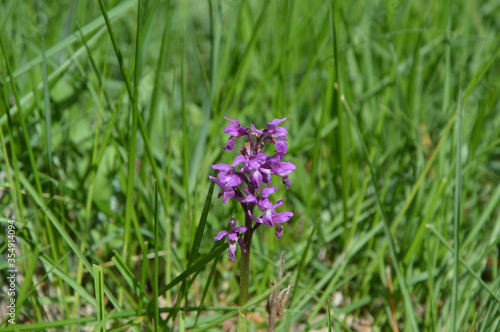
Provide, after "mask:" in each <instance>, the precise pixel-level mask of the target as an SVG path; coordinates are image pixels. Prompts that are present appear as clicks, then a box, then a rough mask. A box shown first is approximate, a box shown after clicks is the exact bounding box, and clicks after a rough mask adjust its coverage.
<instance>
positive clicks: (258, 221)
mask: <svg viewBox="0 0 500 332" xmlns="http://www.w3.org/2000/svg"><path fill="white" fill-rule="evenodd" d="M248 216H249V217H250V218H251V219H252V220H253V221H255V222H256V223H259V224H262V219H260V218H258V217H255V216H254V215H253V214H252V212H250V211H248Z"/></svg>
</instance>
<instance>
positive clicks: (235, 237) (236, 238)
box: [214, 218, 247, 262]
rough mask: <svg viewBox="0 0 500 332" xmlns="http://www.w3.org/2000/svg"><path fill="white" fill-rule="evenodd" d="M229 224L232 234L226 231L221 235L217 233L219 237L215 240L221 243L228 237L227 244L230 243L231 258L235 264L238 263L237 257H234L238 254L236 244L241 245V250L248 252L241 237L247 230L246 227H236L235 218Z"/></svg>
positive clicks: (221, 232)
mask: <svg viewBox="0 0 500 332" xmlns="http://www.w3.org/2000/svg"><path fill="white" fill-rule="evenodd" d="M229 224H230V225H231V232H228V231H226V230H224V231H220V232H219V233H217V236H216V237H214V240H215V241H219V240H221V239H222V238H224V236H226V235H227V239H226V240H227V243H229V258H230V259H231V260H232V261H233V262H236V257H235V256H234V253H235V252H236V242H238V243H239V245H240V247H241V250H243V251H246V248H245V244H244V243H243V239H242V238H241V235H242V234H244V233H245V232H246V231H247V228H246V227H245V226H239V227H236V220H235V219H234V218H231V221H230V222H229ZM238 233H239V234H238Z"/></svg>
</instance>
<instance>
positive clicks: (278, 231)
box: [275, 225, 283, 239]
mask: <svg viewBox="0 0 500 332" xmlns="http://www.w3.org/2000/svg"><path fill="white" fill-rule="evenodd" d="M275 234H276V236H277V237H278V239H279V238H281V236H282V235H283V226H281V225H278V226H276V233H275Z"/></svg>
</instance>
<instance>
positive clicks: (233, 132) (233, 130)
mask: <svg viewBox="0 0 500 332" xmlns="http://www.w3.org/2000/svg"><path fill="white" fill-rule="evenodd" d="M224 119H226V120H227V121H231V122H232V124H228V125H227V126H226V128H224V132H225V133H226V134H229V136H231V137H229V140H228V141H227V143H226V145H224V147H223V148H222V150H224V151H226V150H233V149H234V140H235V139H237V138H238V137H241V136H243V135H248V134H249V132H250V131H249V130H248V128H242V127H241V123H240V122H239V121H238V120H236V119H229V118H226V117H224Z"/></svg>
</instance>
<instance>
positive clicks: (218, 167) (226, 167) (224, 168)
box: [212, 164, 231, 172]
mask: <svg viewBox="0 0 500 332" xmlns="http://www.w3.org/2000/svg"><path fill="white" fill-rule="evenodd" d="M212 168H213V169H216V170H218V171H224V172H229V171H230V170H231V166H229V165H228V164H215V165H212Z"/></svg>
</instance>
